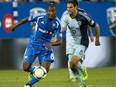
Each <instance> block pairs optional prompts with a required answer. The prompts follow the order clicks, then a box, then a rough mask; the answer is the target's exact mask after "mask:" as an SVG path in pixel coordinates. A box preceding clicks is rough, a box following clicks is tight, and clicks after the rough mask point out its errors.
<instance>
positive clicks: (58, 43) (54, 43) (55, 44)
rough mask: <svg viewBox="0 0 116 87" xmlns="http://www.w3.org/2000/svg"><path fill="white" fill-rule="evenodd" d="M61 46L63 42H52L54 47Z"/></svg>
mask: <svg viewBox="0 0 116 87" xmlns="http://www.w3.org/2000/svg"><path fill="white" fill-rule="evenodd" d="M61 44H62V41H61V40H60V39H57V40H56V41H54V42H51V45H52V46H58V45H61Z"/></svg>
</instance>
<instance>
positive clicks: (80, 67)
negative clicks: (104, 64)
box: [73, 45, 88, 87]
mask: <svg viewBox="0 0 116 87" xmlns="http://www.w3.org/2000/svg"><path fill="white" fill-rule="evenodd" d="M85 50H86V47H85V46H83V45H79V46H78V47H77V49H76V50H75V53H74V55H75V56H76V57H77V58H78V59H79V60H77V61H78V62H77V63H76V67H77V68H78V71H79V75H80V79H82V81H79V82H80V87H85V80H86V79H87V77H88V74H87V71H86V68H85V67H84V66H83V64H82V62H83V60H84V55H85ZM73 61H76V60H73Z"/></svg>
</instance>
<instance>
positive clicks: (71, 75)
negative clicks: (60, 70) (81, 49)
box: [68, 60, 75, 79]
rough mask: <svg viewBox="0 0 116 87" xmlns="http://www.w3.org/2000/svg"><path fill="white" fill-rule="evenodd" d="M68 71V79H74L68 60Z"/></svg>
mask: <svg viewBox="0 0 116 87" xmlns="http://www.w3.org/2000/svg"><path fill="white" fill-rule="evenodd" d="M68 71H69V76H70V79H71V78H74V77H75V76H74V73H73V71H72V70H71V68H70V60H68Z"/></svg>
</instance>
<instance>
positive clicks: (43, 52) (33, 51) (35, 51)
mask: <svg viewBox="0 0 116 87" xmlns="http://www.w3.org/2000/svg"><path fill="white" fill-rule="evenodd" d="M36 58H38V61H39V63H42V62H51V63H52V62H54V53H53V50H52V49H46V48H45V47H32V46H28V47H27V48H26V50H25V54H24V61H23V62H24V63H33V62H34V60H35V59H36Z"/></svg>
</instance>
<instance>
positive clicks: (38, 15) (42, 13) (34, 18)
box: [28, 12, 46, 22]
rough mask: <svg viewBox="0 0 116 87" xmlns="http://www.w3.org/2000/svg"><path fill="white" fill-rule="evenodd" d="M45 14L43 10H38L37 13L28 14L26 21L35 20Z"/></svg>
mask: <svg viewBox="0 0 116 87" xmlns="http://www.w3.org/2000/svg"><path fill="white" fill-rule="evenodd" d="M45 14H46V13H45V12H38V13H37V14H35V15H31V16H29V17H28V21H29V22H36V21H37V19H38V17H40V16H43V15H45Z"/></svg>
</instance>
